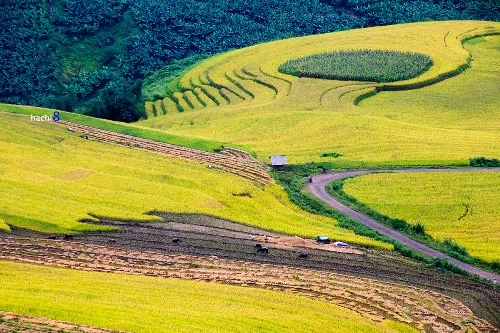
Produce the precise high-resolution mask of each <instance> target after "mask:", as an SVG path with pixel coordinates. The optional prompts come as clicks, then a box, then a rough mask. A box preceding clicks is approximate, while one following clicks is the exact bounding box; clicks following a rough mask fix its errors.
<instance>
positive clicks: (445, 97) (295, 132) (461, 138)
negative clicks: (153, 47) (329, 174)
mask: <svg viewBox="0 0 500 333" xmlns="http://www.w3.org/2000/svg"><path fill="white" fill-rule="evenodd" d="M499 32H500V24H499V23H495V22H477V21H467V22H462V21H450V22H426V23H414V24H406V25H396V26H387V27H376V28H367V29H358V30H351V31H346V32H336V33H331V34H324V35H318V36H308V37H302V38H294V39H287V40H283V41H276V42H271V43H265V44H259V45H256V46H252V47H249V48H245V49H241V50H235V51H231V52H228V53H225V54H222V55H219V56H216V57H212V58H210V59H208V60H206V61H203V62H202V63H201V64H199V65H198V66H195V67H194V68H193V69H191V70H189V71H188V72H187V73H185V74H184V75H182V76H181V77H180V78H179V79H178V81H177V82H178V84H177V88H178V90H179V92H177V93H176V94H174V95H173V96H172V97H171V98H165V99H163V100H159V101H157V102H155V103H154V104H148V103H147V104H146V109H150V112H152V113H156V117H150V118H149V119H148V120H146V121H142V122H140V123H139V124H140V125H141V126H145V127H151V128H155V129H160V130H164V131H168V132H169V133H173V134H178V135H184V136H194V137H197V138H203V139H210V140H223V141H229V142H233V143H238V144H242V145H245V146H247V147H249V148H250V149H252V150H254V151H255V152H256V153H257V154H258V156H259V158H260V159H262V160H263V161H266V162H267V161H268V156H269V155H272V154H286V155H288V157H289V162H290V163H293V164H297V163H305V162H309V161H316V162H335V165H338V166H347V165H364V164H366V165H374V164H377V165H435V164H440V165H457V164H458V165H463V164H466V163H467V160H468V159H469V158H471V157H474V156H482V155H485V156H499V155H500V150H499V149H500V147H499V146H498V144H497V142H499V141H500V136H499V134H498V131H496V130H495V128H496V125H495V124H497V122H498V112H497V111H498V110H500V108H499V104H498V103H499V102H498V98H497V97H495V96H497V94H495V93H494V91H496V90H495V89H497V88H496V86H497V82H498V80H497V79H495V77H497V75H498V74H497V73H498V70H499V67H498V63H497V62H496V61H495V60H494V59H498V45H499V39H498V37H495V36H490V37H483V38H482V40H484V42H482V43H477V42H475V43H472V41H471V43H466V45H465V48H464V45H462V41H466V40H468V39H470V38H472V37H473V36H476V35H485V34H486V35H491V34H497V33H499ZM360 48H363V49H375V50H379V49H381V50H394V51H405V52H417V53H421V54H426V55H429V56H430V57H431V59H432V61H433V65H432V67H430V69H429V70H427V71H426V72H424V73H423V74H422V75H420V76H417V77H416V78H411V79H408V80H404V81H397V82H393V83H373V82H361V81H337V80H323V79H313V78H304V77H302V78H298V77H295V76H291V75H285V74H282V73H280V72H279V71H278V68H279V66H280V64H282V63H284V62H285V61H287V60H289V59H293V58H297V57H301V56H305V55H311V54H317V53H321V52H326V51H333V50H352V49H360ZM469 51H470V52H471V53H472V55H471V54H470V53H469ZM270 53H272V54H273V56H272V57H269V54H270ZM471 57H472V58H471ZM471 59H472V62H470V60H471ZM469 63H470V64H469ZM469 66H471V68H469V69H467V68H468V67H469ZM464 70H465V74H461V75H458V74H460V73H461V72H462V71H464ZM455 75H458V76H455ZM453 76H454V77H453ZM442 79H445V80H444V81H442V82H439V83H436V82H438V81H439V80H442ZM479 81H481V82H482V86H484V89H483V88H479V87H478V86H476V85H475V82H479ZM433 83H435V84H434V85H431V86H430V87H428V88H422V89H416V90H408V91H407V89H410V88H419V87H422V86H427V85H430V84H433ZM469 86H472V88H470V87H469ZM475 87H476V88H475ZM469 89H475V90H474V94H473V96H472V98H470V99H472V100H475V102H467V104H464V105H463V106H462V107H461V108H456V109H455V108H450V107H449V105H453V103H458V102H457V101H456V97H455V96H456V95H462V97H461V98H462V99H465V97H463V96H467V92H468V91H469ZM383 90H404V91H401V92H392V91H391V92H385V93H381V94H379V95H380V96H381V97H380V98H382V97H385V98H386V100H387V97H389V98H392V99H391V100H390V101H389V102H388V103H387V104H388V108H386V106H385V104H384V101H383V102H378V104H375V103H376V102H372V101H371V99H373V100H374V101H380V100H381V99H380V98H379V95H377V96H375V97H370V98H368V99H365V100H363V101H361V102H360V103H359V104H358V105H355V104H356V103H357V102H359V100H360V97H361V96H364V95H372V94H373V93H374V92H375V91H383ZM426 91H429V92H428V93H426ZM415 94H417V95H418V94H420V95H422V96H419V97H417V98H420V104H421V105H422V107H420V109H417V105H419V103H415V104H412V103H411V101H410V100H408V102H406V100H405V98H407V97H406V96H409V97H408V98H411V97H410V96H412V95H415ZM425 94H427V95H429V94H431V95H434V96H435V98H434V99H432V101H433V102H432V103H434V104H433V106H432V109H427V108H426V107H425V105H426V104H425V103H423V102H422V101H427V100H428V99H429V98H427V97H425V96H427V95H425ZM424 95H425V96H424ZM196 97H197V98H196ZM193 98H194V99H193ZM197 100H199V101H203V100H208V101H209V100H212V101H213V102H215V104H212V105H211V106H209V105H208V104H207V105H206V106H204V105H199V104H197V105H198V106H197V107H195V104H196V101H197ZM414 100H415V98H413V101H414ZM190 101H193V102H190ZM389 103H392V105H391V104H389ZM396 103H397V104H396ZM471 103H475V104H471ZM176 105H177V107H176ZM191 105H192V106H193V107H191ZM365 105H367V106H366V107H365ZM468 105H482V106H485V107H486V108H487V110H491V111H482V109H481V110H479V111H477V112H472V110H470V109H467V106H468ZM179 107H180V109H182V111H184V112H179V110H180V109H179ZM391 108H392V109H391ZM151 110H152V111H151ZM391 110H397V113H396V114H395V112H396V111H391ZM430 110H432V112H431V111H430ZM415 111H418V112H419V113H417V112H415ZM464 112H466V113H467V118H466V119H469V120H471V121H470V122H469V121H467V122H465V121H461V122H459V123H457V124H455V125H448V124H447V120H448V119H450V118H455V119H459V118H460V117H461V116H462V115H463V114H464ZM421 118H422V123H420V122H419V119H421ZM427 119H430V120H427ZM429 121H431V123H429ZM471 123H474V126H473V127H472V128H471V127H470V124H471ZM478 138H480V139H478ZM327 153H337V154H340V155H342V156H341V157H339V158H335V157H321V156H322V155H323V154H327ZM327 155H328V154H327Z"/></svg>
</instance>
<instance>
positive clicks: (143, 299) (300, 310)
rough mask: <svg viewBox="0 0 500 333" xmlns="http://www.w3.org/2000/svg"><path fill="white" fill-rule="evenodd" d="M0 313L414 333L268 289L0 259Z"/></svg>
mask: <svg viewBox="0 0 500 333" xmlns="http://www.w3.org/2000/svg"><path fill="white" fill-rule="evenodd" d="M0 271H1V272H2V273H1V274H0V285H1V286H2V288H1V289H0V310H3V311H10V312H15V313H19V314H23V315H31V316H38V317H47V318H52V319H56V320H63V321H67V322H71V323H78V324H86V325H92V326H97V327H104V328H111V329H117V330H123V331H127V332H137V333H139V332H148V333H149V332H179V333H181V332H307V333H309V332H340V333H342V332H346V333H348V332H349V333H350V332H361V333H371V332H373V333H375V332H384V333H392V332H417V330H415V329H413V328H411V327H410V326H407V325H404V324H402V323H396V322H393V321H385V322H383V323H375V322H373V321H371V320H369V319H366V318H363V317H361V316H360V315H359V314H357V313H355V312H353V311H350V310H346V309H343V308H340V307H338V306H336V305H333V304H329V303H323V302H319V301H315V300H311V299H308V298H306V297H301V296H295V295H289V294H285V293H280V292H276V291H267V290H260V289H253V288H243V287H234V286H226V285H220V284H215V283H206V282H193V281H184V280H176V279H163V278H152V277H144V276H127V275H119V274H107V273H94V272H83V271H76V270H69V269H60V268H48V267H39V266H32V265H23V264H17V263H9V262H2V261H0Z"/></svg>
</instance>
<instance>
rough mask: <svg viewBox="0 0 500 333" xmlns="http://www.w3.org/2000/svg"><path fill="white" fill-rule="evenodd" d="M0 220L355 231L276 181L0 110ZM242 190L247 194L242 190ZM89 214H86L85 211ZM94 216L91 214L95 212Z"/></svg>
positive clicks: (63, 228)
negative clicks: (174, 217)
mask: <svg viewBox="0 0 500 333" xmlns="http://www.w3.org/2000/svg"><path fill="white" fill-rule="evenodd" d="M0 127H1V128H2V129H3V130H2V132H1V133H0V175H1V178H0V193H1V195H2V199H1V200H0V219H3V221H4V223H3V224H1V225H0V227H2V226H3V228H4V229H5V226H4V224H5V223H7V224H9V225H13V226H16V227H20V228H27V229H33V230H38V231H42V232H75V231H86V230H92V229H96V228H101V227H100V226H96V225H90V224H85V223H80V222H78V221H80V220H82V219H94V218H93V217H92V216H99V217H108V218H117V219H120V218H121V219H135V220H152V219H153V217H152V216H149V215H145V213H147V212H149V211H152V210H156V211H172V212H179V213H202V214H211V215H214V216H218V217H222V218H227V219H231V220H234V221H237V222H241V223H245V224H249V225H255V226H259V227H262V228H265V229H272V230H276V231H282V232H286V233H291V234H299V235H304V236H309V237H313V236H315V235H317V234H322V233H327V234H330V235H332V237H333V236H335V237H337V238H340V239H345V240H346V241H350V242H353V243H358V244H366V245H375V246H380V247H384V248H390V246H389V245H388V244H383V243H381V242H376V241H373V240H370V239H368V238H364V237H360V236H356V235H354V233H353V232H351V231H348V230H346V229H342V228H340V227H338V226H336V223H337V222H336V221H335V220H333V219H328V218H324V217H321V216H315V215H312V214H308V213H305V212H303V211H301V210H300V208H298V207H296V206H295V205H293V204H292V203H290V201H289V200H288V198H287V195H286V193H285V191H284V190H283V189H282V188H281V187H279V186H278V185H268V186H265V187H264V188H261V187H257V186H256V185H254V184H253V183H252V182H250V181H247V180H245V179H243V178H240V177H237V176H234V175H232V174H228V173H225V172H222V171H219V170H215V169H208V168H206V167H205V166H203V165H201V164H196V163H190V162H186V161H183V160H179V159H175V158H170V157H165V156H160V155H155V154H151V153H148V152H144V151H140V150H133V149H130V148H125V147H120V146H114V145H108V144H103V143H99V142H95V141H88V140H83V139H82V138H80V137H79V135H78V134H75V133H71V132H68V131H67V130H66V129H64V127H62V126H56V125H54V124H52V123H36V122H31V121H30V120H29V118H26V117H20V116H17V115H12V114H8V113H3V114H2V113H0ZM241 193H248V195H250V196H251V197H248V196H241ZM90 214H91V215H90ZM94 220H95V219H94Z"/></svg>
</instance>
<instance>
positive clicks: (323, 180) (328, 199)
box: [308, 168, 500, 283]
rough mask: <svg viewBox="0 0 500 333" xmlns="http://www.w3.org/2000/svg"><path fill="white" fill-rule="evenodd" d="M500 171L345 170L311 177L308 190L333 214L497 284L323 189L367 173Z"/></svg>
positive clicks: (496, 278) (484, 273) (487, 274)
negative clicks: (364, 213) (328, 207)
mask: <svg viewBox="0 0 500 333" xmlns="http://www.w3.org/2000/svg"><path fill="white" fill-rule="evenodd" d="M470 171H474V172H491V171H494V172H500V168H459V169H458V168H457V169H400V170H359V171H345V172H330V173H324V174H320V175H315V176H313V177H312V183H308V188H309V190H310V191H311V193H312V194H314V195H315V196H316V197H317V198H318V199H320V200H322V201H323V202H325V203H326V204H327V205H329V206H330V207H332V208H334V209H335V210H337V211H340V212H342V213H344V214H345V215H347V216H349V217H351V218H353V219H355V220H357V221H359V222H360V223H362V224H364V225H366V226H367V227H369V228H371V229H374V230H377V231H378V232H380V233H381V234H384V235H386V236H388V237H391V238H393V239H395V240H396V241H398V242H400V243H402V244H405V245H406V246H408V247H410V248H412V249H414V250H416V251H419V252H421V253H424V254H426V255H428V256H431V257H433V258H440V259H447V260H448V262H450V263H451V264H453V265H455V266H457V267H459V268H461V269H463V270H465V271H467V272H469V273H472V274H477V275H479V276H480V277H483V278H487V279H490V280H492V281H494V282H495V281H496V282H497V283H498V282H500V274H496V273H492V272H487V271H484V270H482V269H480V268H477V267H474V266H472V265H469V264H466V263H464V262H461V261H459V260H457V259H454V258H452V257H450V256H448V255H446V254H444V253H442V252H440V251H438V250H435V249H433V248H430V247H428V246H426V245H424V244H421V243H419V242H417V241H414V240H412V239H410V238H408V237H407V236H405V235H403V234H401V233H399V232H397V231H395V230H393V229H391V228H388V227H386V226H385V225H383V224H381V223H380V222H378V221H376V220H374V219H372V218H370V217H368V216H366V215H363V214H361V213H359V212H357V211H355V210H354V209H352V208H350V207H348V206H346V205H345V204H343V203H342V202H340V201H338V200H337V199H335V198H333V197H332V196H331V195H330V194H329V193H328V192H327V191H326V189H325V186H326V185H327V184H328V183H330V182H332V181H334V180H337V179H342V178H347V177H352V176H359V175H366V174H369V173H375V172H395V173H409V172H470Z"/></svg>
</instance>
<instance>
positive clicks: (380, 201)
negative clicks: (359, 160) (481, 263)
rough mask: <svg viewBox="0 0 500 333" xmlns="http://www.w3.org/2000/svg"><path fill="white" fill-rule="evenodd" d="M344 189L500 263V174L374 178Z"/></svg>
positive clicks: (352, 182)
mask: <svg viewBox="0 0 500 333" xmlns="http://www.w3.org/2000/svg"><path fill="white" fill-rule="evenodd" d="M344 191H345V192H346V193H347V194H349V195H351V196H353V197H355V198H356V199H357V200H359V201H360V202H362V203H364V204H366V205H368V206H369V207H371V208H373V209H375V210H376V211H378V212H380V213H382V214H384V215H387V216H390V217H393V218H400V219H404V220H406V221H408V222H409V223H412V224H416V223H417V222H420V223H422V224H423V225H424V226H425V230H426V232H427V233H428V234H430V235H431V236H433V237H435V238H437V239H438V240H441V241H442V240H444V239H446V238H451V239H453V240H455V241H456V242H457V243H459V244H460V245H462V246H465V247H466V248H467V250H468V252H469V253H470V254H471V255H472V256H475V257H477V258H481V259H484V260H487V261H494V260H497V261H499V260H500V209H499V205H498V203H500V173H498V172H460V173H415V174H387V173H384V174H371V175H367V176H361V177H356V178H353V179H349V180H347V181H346V182H345V185H344Z"/></svg>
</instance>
